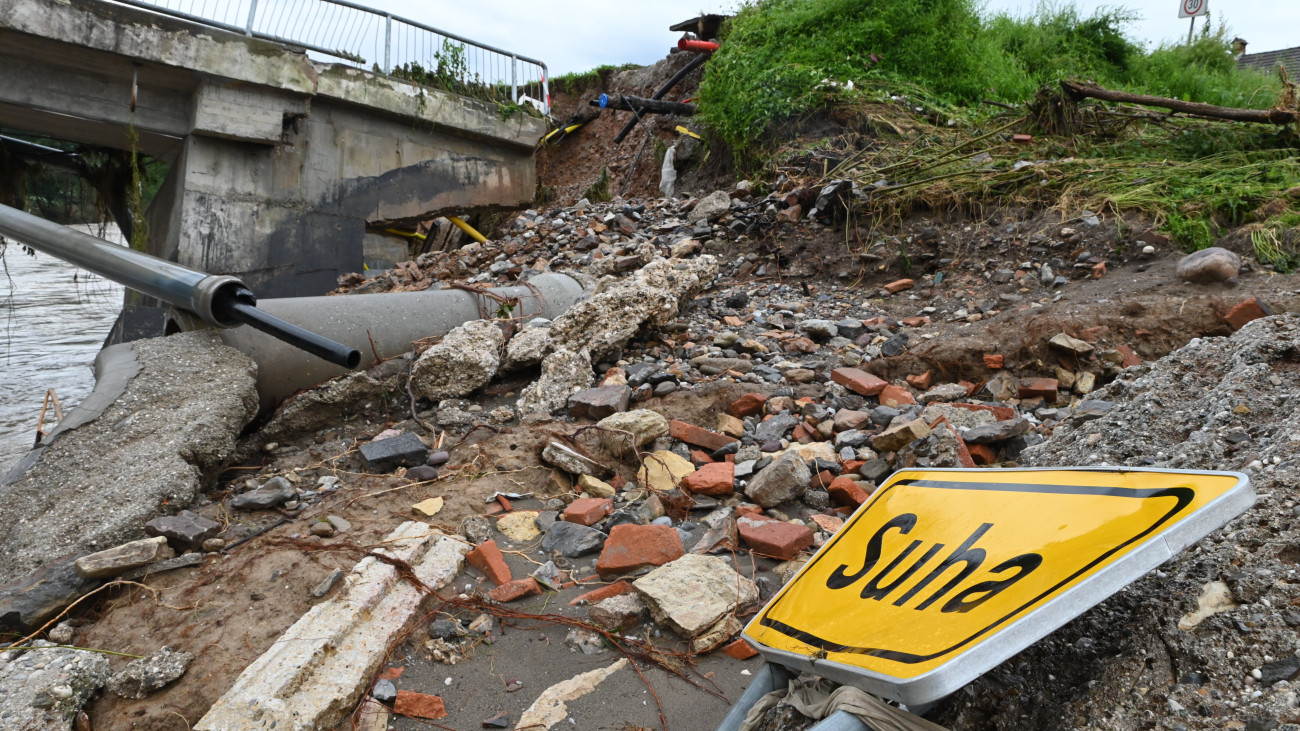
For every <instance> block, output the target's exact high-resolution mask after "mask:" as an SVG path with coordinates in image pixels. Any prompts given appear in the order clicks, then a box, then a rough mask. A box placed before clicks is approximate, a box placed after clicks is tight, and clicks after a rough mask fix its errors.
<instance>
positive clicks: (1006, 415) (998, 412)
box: [948, 401, 1016, 421]
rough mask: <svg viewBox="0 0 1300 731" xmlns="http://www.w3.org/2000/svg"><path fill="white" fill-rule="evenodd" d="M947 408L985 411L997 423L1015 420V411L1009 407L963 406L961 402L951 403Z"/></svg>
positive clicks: (987, 405)
mask: <svg viewBox="0 0 1300 731" xmlns="http://www.w3.org/2000/svg"><path fill="white" fill-rule="evenodd" d="M948 405H949V406H956V407H957V408H959V409H966V410H967V411H987V412H989V413H990V414H993V418H995V419H997V420H998V421H1009V420H1011V419H1014V418H1016V410H1015V409H1013V408H1012V407H1010V406H990V405H989V404H964V403H961V402H956V401H954V402H952V403H950V404H948Z"/></svg>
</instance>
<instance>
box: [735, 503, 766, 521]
mask: <svg viewBox="0 0 1300 731" xmlns="http://www.w3.org/2000/svg"><path fill="white" fill-rule="evenodd" d="M762 514H763V508H761V507H759V506H757V505H754V504H753V503H741V504H740V505H737V506H736V517H737V518H743V517H744V516H746V515H762Z"/></svg>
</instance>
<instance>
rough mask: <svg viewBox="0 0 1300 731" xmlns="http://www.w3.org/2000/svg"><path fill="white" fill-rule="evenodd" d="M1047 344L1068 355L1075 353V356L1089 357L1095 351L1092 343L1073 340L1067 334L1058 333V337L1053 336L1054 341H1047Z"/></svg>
mask: <svg viewBox="0 0 1300 731" xmlns="http://www.w3.org/2000/svg"><path fill="white" fill-rule="evenodd" d="M1047 344H1048V345H1051V346H1052V347H1053V348H1056V349H1057V350H1062V351H1065V352H1066V353H1073V354H1074V355H1087V354H1089V353H1091V352H1092V351H1093V350H1095V348H1093V347H1092V344H1091V343H1087V342H1085V341H1083V340H1080V339H1078V338H1072V337H1070V336H1069V335H1066V334H1065V333H1057V334H1056V335H1053V336H1052V339H1051V340H1048V341H1047Z"/></svg>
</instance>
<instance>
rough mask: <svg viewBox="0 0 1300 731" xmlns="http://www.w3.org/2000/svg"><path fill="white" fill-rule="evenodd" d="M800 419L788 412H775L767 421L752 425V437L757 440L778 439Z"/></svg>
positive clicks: (799, 421)
mask: <svg viewBox="0 0 1300 731" xmlns="http://www.w3.org/2000/svg"><path fill="white" fill-rule="evenodd" d="M802 421H803V419H800V418H799V417H797V416H792V415H790V414H786V413H781V414H777V415H775V416H773V417H772V418H770V419H768V420H767V421H762V422H759V424H758V426H756V427H754V439H755V440H756V441H759V442H767V441H771V440H773V439H780V438H782V437H784V436H785V435H786V433H787V432H789V431H790V430H791V429H793V428H795V426H797V425H798V424H799V423H801V422H802Z"/></svg>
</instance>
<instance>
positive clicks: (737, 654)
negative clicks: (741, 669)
mask: <svg viewBox="0 0 1300 731" xmlns="http://www.w3.org/2000/svg"><path fill="white" fill-rule="evenodd" d="M722 654H724V655H726V656H728V657H732V658H735V659H737V660H748V659H749V658H751V657H753V656H755V655H757V654H758V650H755V649H754V648H753V647H751V646H750V644H749V643H748V642H745V641H744V640H743V639H739V638H737V639H735V640H732V641H731V642H729V643H727V644H726V645H723V646H722Z"/></svg>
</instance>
